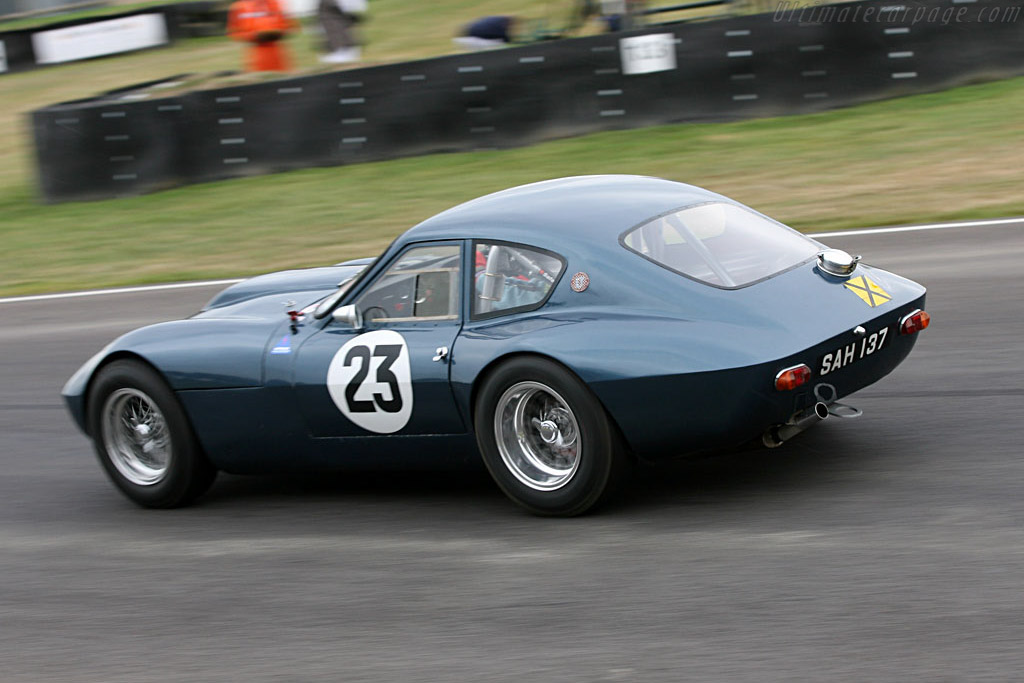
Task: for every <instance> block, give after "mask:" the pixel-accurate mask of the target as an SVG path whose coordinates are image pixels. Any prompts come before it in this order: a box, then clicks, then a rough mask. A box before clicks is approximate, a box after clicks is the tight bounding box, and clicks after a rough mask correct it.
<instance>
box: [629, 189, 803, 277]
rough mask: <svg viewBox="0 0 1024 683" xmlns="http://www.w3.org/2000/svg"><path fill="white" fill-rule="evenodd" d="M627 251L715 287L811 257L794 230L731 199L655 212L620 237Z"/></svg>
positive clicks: (777, 271)
mask: <svg viewBox="0 0 1024 683" xmlns="http://www.w3.org/2000/svg"><path fill="white" fill-rule="evenodd" d="M622 243H623V244H624V245H625V247H626V248H627V249H629V250H631V251H634V252H636V253H637V254H640V255H641V256H643V257H644V258H646V259H649V260H651V261H654V262H655V263H657V264H658V265H660V266H664V267H665V268H668V269H669V270H673V271H675V272H677V273H681V274H683V275H686V276H688V277H691V278H694V279H696V280H700V281H702V282H706V283H708V284H710V285H715V286H716V287H730V288H731V287H743V286H744V285H749V284H752V283H754V282H757V281H758V280H763V279H765V278H767V277H770V276H772V275H775V274H776V273H780V272H782V271H784V270H787V269H789V268H792V267H793V266H795V265H798V264H800V263H803V262H804V261H806V260H808V259H810V258H812V257H814V256H815V255H816V254H817V253H818V251H819V249H820V248H819V246H818V245H817V243H815V242H814V241H812V240H810V239H809V238H807V237H805V236H804V235H802V234H800V233H799V232H797V231H796V230H793V229H791V228H787V227H786V226H784V225H782V224H780V223H776V222H774V221H772V220H769V219H767V218H765V217H764V216H761V215H760V214H757V213H754V212H753V211H750V210H749V209H745V208H743V207H740V206H737V205H735V204H725V203H721V202H711V203H707V204H699V205H697V206H691V207H688V208H686V209H682V210H680V211H676V212H674V213H670V214H666V215H664V216H659V217H657V218H655V219H653V220H651V221H649V222H647V223H645V224H643V225H641V226H640V227H638V228H634V229H633V230H630V231H629V232H628V233H626V234H625V236H623V239H622Z"/></svg>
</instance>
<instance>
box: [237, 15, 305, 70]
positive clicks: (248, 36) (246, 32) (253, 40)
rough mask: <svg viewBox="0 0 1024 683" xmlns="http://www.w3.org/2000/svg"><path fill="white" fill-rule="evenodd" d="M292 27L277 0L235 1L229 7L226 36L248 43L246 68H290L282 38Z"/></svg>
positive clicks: (292, 23)
mask: <svg viewBox="0 0 1024 683" xmlns="http://www.w3.org/2000/svg"><path fill="white" fill-rule="evenodd" d="M294 27H295V23H294V22H293V21H292V20H291V19H289V18H288V17H287V16H286V15H285V13H284V12H283V11H281V6H280V5H279V4H277V0H235V2H233V3H231V7H230V8H229V9H228V36H229V37H231V38H233V39H234V40H240V41H242V42H245V43H248V44H249V49H248V51H247V53H246V60H245V61H246V64H245V68H246V70H247V71H289V70H290V69H291V66H292V65H291V59H290V57H289V56H288V51H287V50H286V49H285V47H284V43H283V39H284V37H285V35H287V33H288V32H289V31H291V30H292V29H293V28H294Z"/></svg>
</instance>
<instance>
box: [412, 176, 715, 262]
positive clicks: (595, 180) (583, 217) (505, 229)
mask: <svg viewBox="0 0 1024 683" xmlns="http://www.w3.org/2000/svg"><path fill="white" fill-rule="evenodd" d="M709 201H724V202H729V203H731V204H732V203H735V202H733V201H732V200H730V199H728V198H726V197H723V196H721V195H718V194H715V193H714V192H710V191H708V190H705V189H702V188H699V187H695V186H693V185H687V184H685V183H678V182H675V181H671V180H663V179H661V178H651V177H647V176H632V175H595V176H576V177H572V178H558V179H556V180H545V181H542V182H538V183H531V184H529V185H522V186H519V187H513V188H511V189H508V190H502V191H501V192H495V193H493V194H489V195H486V196H484V197H480V198H478V199H473V200H471V201H468V202H466V203H464V204H460V205H458V206H456V207H454V208H451V209H448V210H447V211H443V212H442V213H439V214H437V215H436V216H434V217H433V218H429V219H427V220H425V221H423V222H422V223H420V224H419V225H417V226H415V227H413V228H410V229H409V230H408V231H407V232H406V233H405V235H403V236H402V238H401V239H400V240H399V241H400V242H401V243H402V244H406V243H408V242H419V241H423V240H433V239H461V238H466V237H473V238H477V239H485V240H486V239H494V240H505V241H511V242H524V243H528V244H536V245H540V246H545V245H549V246H550V247H551V248H557V247H558V246H559V245H560V244H565V243H569V244H573V243H578V242H579V241H580V240H585V241H588V242H591V243H604V244H608V245H611V244H615V243H616V242H617V241H618V237H619V235H621V234H622V233H623V232H625V231H626V230H627V229H629V228H631V227H633V226H636V225H639V224H641V223H643V222H646V221H647V220H649V219H651V218H653V217H655V216H659V215H661V214H664V213H667V212H670V211H673V210H677V209H681V208H684V207H687V206H692V205H694V204H701V203H705V202H709ZM396 246H397V245H396Z"/></svg>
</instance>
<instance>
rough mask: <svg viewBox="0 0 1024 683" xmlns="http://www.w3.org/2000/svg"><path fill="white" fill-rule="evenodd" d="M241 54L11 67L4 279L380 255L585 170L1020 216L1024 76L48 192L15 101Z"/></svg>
mask: <svg viewBox="0 0 1024 683" xmlns="http://www.w3.org/2000/svg"><path fill="white" fill-rule="evenodd" d="M378 2H379V5H378V3H376V2H375V3H374V6H375V7H378V8H379V9H382V7H381V6H384V7H386V6H387V5H388V2H387V0H378ZM453 2H454V0H453ZM392 4H395V3H392ZM416 4H417V3H405V5H404V6H405V7H408V6H411V5H416ZM463 4H465V3H463ZM395 6H396V7H397V4H396V5H395ZM398 9H400V8H398ZM481 13H484V12H482V11H481V12H477V13H475V14H474V16H475V15H476V14H481ZM450 33H451V31H446V34H445V40H447V36H448V35H450ZM172 54H173V56H174V59H173V60H168V57H169V56H171V55H172ZM310 54H312V53H310ZM237 57H238V55H237V52H236V50H235V48H234V46H231V45H225V44H224V41H215V40H205V41H189V43H187V44H184V45H183V46H181V47H178V48H175V49H174V50H173V51H168V50H162V51H153V52H150V53H145V54H141V55H136V56H133V57H124V58H120V59H116V60H99V61H96V62H89V63H85V64H77V65H68V66H66V67H58V68H54V69H45V70H41V71H38V72H34V73H31V74H15V75H11V76H7V77H4V78H2V79H0V100H3V101H4V102H5V109H4V111H3V112H0V240H2V244H3V250H2V251H0V294H3V295H12V294H27V293H34V292H43V291H54V290H63V289H79V288H88V287H98V286H110V285H126V284H136V283H143V282H161V281H170V280H182V279H195V278H208V277H228V276H237V275H245V274H252V273H258V272H264V271H268V270H274V269H280V268H287V267H292V266H305V265H315V264H324V263H331V262H334V261H338V260H341V259H344V258H350V257H356V256H366V255H373V254H375V253H376V252H378V251H379V250H380V249H381V248H382V247H383V246H385V245H386V244H387V242H388V241H389V240H391V239H392V238H393V237H394V236H396V235H397V234H399V233H401V232H402V231H403V230H405V229H406V228H408V227H409V226H411V225H413V224H415V223H416V222H418V221H420V220H422V219H424V218H427V217H429V216H430V215H432V214H434V213H436V212H437V211H440V210H442V209H444V208H446V207H449V206H452V205H454V204H456V203H458V202H461V201H464V200H467V199H470V198H472V197H475V196H478V195H481V194H484V193H487V192H491V191H494V190H498V189H502V188H505V187H509V186H512V185H516V184H520V183H526V182H531V181H535V180H541V179H545V178H553V177H558V176H566V175H576V174H585V173H638V174H646V175H655V176H662V177H666V178H672V179H676V180H681V181H685V182H690V183H694V184H697V185H701V186H704V187H708V188H710V189H713V190H715V191H718V192H722V193H723V194H726V195H729V196H732V197H735V198H736V199H738V200H740V201H743V202H745V203H747V204H750V205H752V206H754V207H755V208H757V209H759V210H761V211H764V212H765V213H768V214H769V215H772V216H774V217H776V218H778V219H780V220H782V221H784V222H787V223H789V224H791V225H794V226H795V227H798V228H800V229H804V230H809V231H816V230H825V229H835V228H845V227H856V226H865V225H881V224H891V223H904V222H916V221H926V220H943V219H951V218H966V217H989V216H999V215H1008V214H1011V215H1012V214H1021V213H1024V196H1022V195H1021V193H1020V188H1021V187H1022V186H1024V168H1022V167H1021V165H1020V163H1019V160H1020V159H1021V158H1022V157H1024V135H1022V133H1024V119H1022V118H1021V117H1018V116H1014V115H1013V112H1018V111H1022V110H1024V79H1013V80H1008V81H1001V82H995V83H989V84H984V85H975V86H970V87H964V88H958V89H955V90H950V91H947V92H943V93H936V94H930V95H920V96H914V97H907V98H901V99H895V100H889V101H885V102H877V103H872V104H867V105H862V106H859V107H853V108H849V109H845V110H838V111H834V112H828V113H824V114H816V115H809V116H793V117H784V118H776V119H765V120H757V121H747V122H740V123H729V124H702V125H673V126H660V127H655V128H647V129H641V130H634V131H618V132H609V133H602V134H598V135H590V136H586V137H580V138H575V139H569V140H561V141H556V142H550V143H545V144H541V145H536V146H533V147H528V148H521V149H514V150H506V151H499V152H478V153H471V154H450V155H433V156H426V157H417V158H411V159H401V160H396V161H390V162H381V163H375V164H364V165H358V166H348V167H338V168H329V169H311V170H306V171H296V172H291V173H283V174H277V175H271V176H262V177H256V178H247V179H241V180H233V181H225V182H219V183H209V184H204V185H196V186H191V187H185V188H180V189H175V190H170V191H166V192H161V193H157V194H153V195H148V196H143V197H136V198H131V199H120V200H108V201H101V202H86V203H71V204H60V205H53V206H46V205H41V204H39V203H37V201H36V199H35V190H34V181H33V179H32V170H31V164H30V162H29V159H30V141H29V139H28V136H27V127H26V126H25V125H24V124H25V121H24V119H23V114H22V113H19V110H15V111H14V112H12V111H11V110H8V109H6V105H7V103H8V102H16V103H17V104H16V106H17V105H20V106H26V105H29V108H32V107H35V106H42V105H44V104H48V103H52V102H55V101H58V100H59V99H70V98H71V97H75V96H81V95H85V94H89V93H92V92H96V91H98V90H102V89H105V88H110V87H116V86H117V85H124V84H125V83H131V82H138V81H141V80H147V79H148V78H151V77H153V75H154V74H155V75H161V74H171V73H176V72H181V71H189V70H198V71H211V70H213V69H215V68H221V66H222V64H223V63H225V62H230V61H233V60H236V59H237ZM159 60H163V61H162V62H161V61H159ZM132 64H134V65H135V70H134V71H133V72H132V73H131V74H129V73H126V72H124V69H126V68H130V65H132ZM161 69H162V71H161ZM111 71H113V72H116V73H115V74H113V75H111V73H110V72H111ZM90 77H92V80H91V81H90V80H88V79H89V78H90ZM118 79H119V80H118ZM115 81H116V82H115ZM56 93H64V94H65V95H67V96H62V97H57V96H54V95H55V94H56ZM72 93H75V94H72ZM8 95H10V96H11V98H8ZM20 111H21V112H24V111H25V109H21V110H20Z"/></svg>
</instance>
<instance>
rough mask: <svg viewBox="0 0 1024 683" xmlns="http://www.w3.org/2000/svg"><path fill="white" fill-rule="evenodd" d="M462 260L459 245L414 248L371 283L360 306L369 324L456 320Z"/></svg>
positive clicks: (358, 302) (360, 299)
mask: <svg viewBox="0 0 1024 683" xmlns="http://www.w3.org/2000/svg"><path fill="white" fill-rule="evenodd" d="M460 260H461V259H460V251H459V247H458V245H454V244H445V245H439V246H426V247H414V248H413V249H410V250H408V251H406V252H405V253H404V254H402V255H401V256H400V257H398V260H397V261H396V262H395V263H394V265H392V266H391V267H390V268H388V269H387V270H386V271H385V272H384V273H383V274H381V275H380V276H379V277H378V278H377V280H376V282H374V283H373V284H372V285H370V288H369V289H368V290H366V291H365V292H364V293H363V294H362V296H360V297H359V300H358V301H357V302H356V307H357V308H359V310H360V312H361V313H362V314H363V320H365V321H366V322H367V323H373V322H398V321H403V322H408V321H415V320H423V321H427V320H455V319H457V318H458V317H459V272H460V265H461V263H460Z"/></svg>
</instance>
